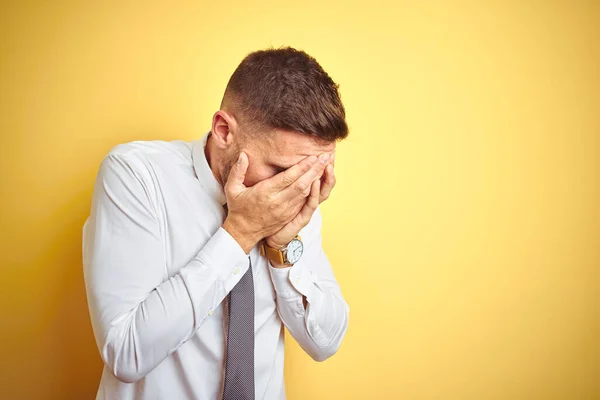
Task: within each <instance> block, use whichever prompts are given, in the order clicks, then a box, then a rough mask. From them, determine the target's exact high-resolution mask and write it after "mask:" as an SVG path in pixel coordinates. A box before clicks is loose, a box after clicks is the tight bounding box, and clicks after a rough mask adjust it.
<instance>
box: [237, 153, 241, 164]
mask: <svg viewBox="0 0 600 400" xmlns="http://www.w3.org/2000/svg"><path fill="white" fill-rule="evenodd" d="M237 163H238V164H241V163H242V153H240V156H239V157H238V160H237Z"/></svg>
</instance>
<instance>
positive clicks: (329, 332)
mask: <svg viewBox="0 0 600 400" xmlns="http://www.w3.org/2000/svg"><path fill="white" fill-rule="evenodd" d="M321 225H322V217H321V213H320V210H319V208H318V207H317V209H316V210H315V212H314V213H313V217H312V219H311V222H309V224H308V225H307V226H306V227H305V228H304V229H303V231H301V232H300V236H301V237H302V241H303V247H304V249H303V254H302V256H301V257H300V260H298V262H297V263H296V264H294V265H293V266H291V267H287V268H275V267H273V266H272V265H271V263H270V262H269V270H270V274H271V280H272V281H273V286H274V287H275V292H276V296H277V297H276V298H277V311H278V314H279V316H280V318H281V320H282V321H283V323H284V325H285V326H286V328H287V329H288V331H289V332H290V333H291V335H292V336H293V337H294V339H296V341H297V342H298V344H299V345H300V346H301V347H302V348H303V349H304V351H305V352H306V353H308V354H309V355H310V356H311V357H312V358H313V359H314V360H316V361H323V360H325V359H327V358H329V357H330V356H332V355H333V354H335V352H337V350H338V348H339V346H340V345H341V342H342V339H343V338H344V335H345V334H346V330H347V328H348V318H349V312H350V308H349V306H348V304H347V303H346V301H345V300H344V298H343V296H342V293H341V290H340V286H339V285H338V283H337V281H336V279H335V276H334V274H333V270H332V268H331V264H330V263H329V260H328V258H327V255H326V254H325V252H324V251H323V247H322V238H321ZM303 296H305V297H306V300H307V303H308V305H307V307H306V309H305V308H304V305H303V302H302V297H303Z"/></svg>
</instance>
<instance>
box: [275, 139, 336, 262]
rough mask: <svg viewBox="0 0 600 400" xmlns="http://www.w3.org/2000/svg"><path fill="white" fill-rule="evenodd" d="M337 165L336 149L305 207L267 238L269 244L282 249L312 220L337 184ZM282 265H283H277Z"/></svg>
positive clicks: (313, 186)
mask: <svg viewBox="0 0 600 400" xmlns="http://www.w3.org/2000/svg"><path fill="white" fill-rule="evenodd" d="M334 165H335V151H334V152H333V153H332V154H331V157H330V159H329V163H328V164H327V165H326V167H325V168H324V170H323V174H322V175H321V176H320V177H319V178H320V179H316V180H315V181H314V182H313V183H312V186H311V191H310V195H309V196H308V199H307V200H306V203H305V204H304V207H302V209H301V210H300V212H299V213H298V214H297V215H296V217H295V218H294V219H292V220H291V221H290V222H289V223H288V224H286V225H285V226H283V227H282V228H281V229H280V230H279V231H277V232H276V233H274V234H273V235H271V236H269V237H267V238H266V239H265V241H266V243H267V245H269V246H271V247H273V248H276V249H281V248H283V247H285V246H287V244H288V243H289V242H290V241H291V240H292V239H293V238H295V237H296V235H298V233H299V232H300V230H301V229H302V228H304V227H305V226H306V225H308V223H309V222H310V219H311V217H312V215H313V213H314V212H315V210H316V209H317V206H318V205H319V204H320V203H322V202H323V201H325V200H327V199H328V198H329V195H330V194H331V190H332V189H333V187H334V186H335V175H334V173H333V167H334ZM275 267H281V266H275Z"/></svg>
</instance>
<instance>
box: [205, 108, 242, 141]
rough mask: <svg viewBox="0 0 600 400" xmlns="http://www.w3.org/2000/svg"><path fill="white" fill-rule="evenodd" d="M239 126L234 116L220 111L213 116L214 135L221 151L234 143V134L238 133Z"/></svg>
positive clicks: (212, 130)
mask: <svg viewBox="0 0 600 400" xmlns="http://www.w3.org/2000/svg"><path fill="white" fill-rule="evenodd" d="M237 127H238V124H237V121H236V120H235V118H234V117H233V115H231V114H229V113H228V112H227V111H224V110H219V111H217V112H216V113H215V115H213V120H212V129H211V132H212V135H213V139H214V140H215V144H216V145H217V147H218V148H219V149H226V148H228V147H229V146H231V144H232V143H233V133H234V132H237V131H238V129H237Z"/></svg>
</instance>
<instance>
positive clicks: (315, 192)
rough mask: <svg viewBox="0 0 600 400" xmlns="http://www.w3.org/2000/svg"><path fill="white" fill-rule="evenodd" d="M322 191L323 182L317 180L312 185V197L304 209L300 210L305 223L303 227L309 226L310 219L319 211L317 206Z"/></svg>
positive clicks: (309, 197)
mask: <svg viewBox="0 0 600 400" xmlns="http://www.w3.org/2000/svg"><path fill="white" fill-rule="evenodd" d="M320 189H321V181H320V180H319V179H317V180H316V181H314V182H313V183H312V185H311V187H310V195H309V196H308V200H307V201H306V204H304V207H302V210H300V213H299V214H300V215H301V219H302V221H303V222H302V225H303V226H306V225H307V224H308V222H309V221H310V218H311V217H312V215H313V213H314V212H315V210H316V209H317V206H318V205H319V193H320V191H321V190H320Z"/></svg>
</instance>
